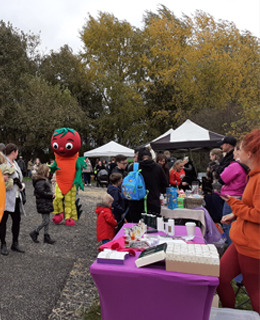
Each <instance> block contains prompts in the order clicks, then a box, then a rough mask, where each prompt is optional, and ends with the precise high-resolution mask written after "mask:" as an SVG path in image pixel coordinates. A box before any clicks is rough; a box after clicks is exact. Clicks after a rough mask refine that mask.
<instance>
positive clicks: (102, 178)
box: [97, 169, 109, 188]
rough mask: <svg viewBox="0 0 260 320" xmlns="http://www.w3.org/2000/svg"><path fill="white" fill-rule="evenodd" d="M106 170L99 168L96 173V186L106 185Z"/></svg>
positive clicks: (107, 182)
mask: <svg viewBox="0 0 260 320" xmlns="http://www.w3.org/2000/svg"><path fill="white" fill-rule="evenodd" d="M108 184H109V181H108V171H107V170H106V169H101V170H100V171H99V172H98V174H97V187H99V186H100V187H102V188H103V187H104V186H106V187H108Z"/></svg>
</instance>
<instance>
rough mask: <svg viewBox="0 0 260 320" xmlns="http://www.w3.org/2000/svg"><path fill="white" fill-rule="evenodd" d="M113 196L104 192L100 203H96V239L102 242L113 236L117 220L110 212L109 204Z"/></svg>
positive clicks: (110, 204)
mask: <svg viewBox="0 0 260 320" xmlns="http://www.w3.org/2000/svg"><path fill="white" fill-rule="evenodd" d="M113 201H114V198H113V197H112V196H111V195H110V194H108V193H106V194H105V195H104V196H103V197H102V203H99V204H97V208H96V210H95V212H96V213H97V241H102V244H105V243H107V242H109V241H110V240H111V239H113V238H114V236H115V226H116V225H117V222H116V220H115V217H114V215H113V213H112V210H111V206H112V203H113Z"/></svg>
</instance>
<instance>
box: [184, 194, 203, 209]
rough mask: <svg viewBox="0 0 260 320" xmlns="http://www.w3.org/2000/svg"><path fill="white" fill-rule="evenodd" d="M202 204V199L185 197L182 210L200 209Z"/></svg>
mask: <svg viewBox="0 0 260 320" xmlns="http://www.w3.org/2000/svg"><path fill="white" fill-rule="evenodd" d="M203 202H204V199H203V198H191V197H186V198H185V199H184V208H186V209H194V208H199V207H202V205H203Z"/></svg>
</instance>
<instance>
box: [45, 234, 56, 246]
mask: <svg viewBox="0 0 260 320" xmlns="http://www.w3.org/2000/svg"><path fill="white" fill-rule="evenodd" d="M43 242H44V243H48V244H54V243H55V240H52V239H51V237H50V235H49V234H45V235H44V240H43Z"/></svg>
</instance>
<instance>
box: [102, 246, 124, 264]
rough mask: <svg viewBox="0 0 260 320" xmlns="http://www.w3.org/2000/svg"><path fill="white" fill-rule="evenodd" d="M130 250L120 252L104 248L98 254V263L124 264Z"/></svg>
mask: <svg viewBox="0 0 260 320" xmlns="http://www.w3.org/2000/svg"><path fill="white" fill-rule="evenodd" d="M128 256H129V253H128V252H120V251H115V250H111V249H104V250H103V251H102V252H100V253H99V254H98V256H97V262H98V263H109V264H124V263H125V258H128Z"/></svg>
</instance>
